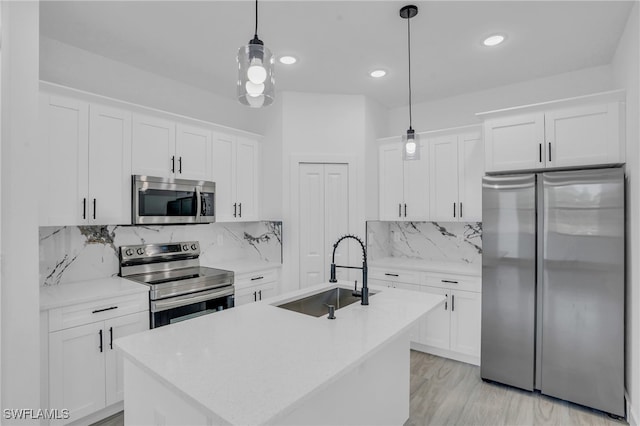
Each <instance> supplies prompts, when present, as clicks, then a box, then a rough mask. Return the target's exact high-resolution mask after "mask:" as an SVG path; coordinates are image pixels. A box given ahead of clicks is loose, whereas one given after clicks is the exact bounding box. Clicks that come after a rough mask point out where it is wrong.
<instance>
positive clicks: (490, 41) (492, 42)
mask: <svg viewBox="0 0 640 426" xmlns="http://www.w3.org/2000/svg"><path fill="white" fill-rule="evenodd" d="M504 39H505V36H504V35H503V34H494V35H491V36H489V37H487V38H485V39H484V41H483V42H482V44H484V45H485V46H487V47H493V46H497V45H499V44H500V43H502V42H503V41H504Z"/></svg>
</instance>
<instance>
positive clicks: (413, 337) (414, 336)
mask: <svg viewBox="0 0 640 426" xmlns="http://www.w3.org/2000/svg"><path fill="white" fill-rule="evenodd" d="M394 287H395V288H398V289H401V290H409V291H420V286H419V285H417V284H408V283H400V282H396V283H394ZM409 340H410V341H412V342H418V343H420V341H421V340H422V321H418V322H416V323H415V324H414V325H413V327H411V330H410V331H409Z"/></svg>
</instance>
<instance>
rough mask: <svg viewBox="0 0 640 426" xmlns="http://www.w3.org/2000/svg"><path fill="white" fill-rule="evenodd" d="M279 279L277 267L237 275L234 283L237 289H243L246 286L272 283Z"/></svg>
mask: <svg viewBox="0 0 640 426" xmlns="http://www.w3.org/2000/svg"><path fill="white" fill-rule="evenodd" d="M277 280H278V271H277V270H275V269H269V270H266V271H257V272H252V273H250V274H239V275H236V277H235V280H234V281H235V282H234V285H235V286H236V289H243V288H246V287H253V286H256V285H262V284H266V283H272V282H275V281H277Z"/></svg>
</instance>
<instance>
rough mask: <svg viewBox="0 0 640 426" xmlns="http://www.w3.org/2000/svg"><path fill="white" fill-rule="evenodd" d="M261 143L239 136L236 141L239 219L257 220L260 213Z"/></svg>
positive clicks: (236, 200)
mask: <svg viewBox="0 0 640 426" xmlns="http://www.w3.org/2000/svg"><path fill="white" fill-rule="evenodd" d="M259 149H260V146H259V143H258V142H257V141H255V140H252V139H249V138H245V137H238V140H237V142H236V150H237V151H236V199H235V200H234V203H236V202H237V203H238V211H237V217H236V219H237V220H242V221H255V220H258V218H259V213H258V185H259V181H258V176H259V175H260V173H259V169H258V167H259V166H260V165H259V161H258V159H259V158H260V157H259Z"/></svg>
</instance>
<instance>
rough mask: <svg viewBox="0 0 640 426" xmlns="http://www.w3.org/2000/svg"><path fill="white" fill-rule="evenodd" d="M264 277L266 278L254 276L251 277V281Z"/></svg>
mask: <svg viewBox="0 0 640 426" xmlns="http://www.w3.org/2000/svg"><path fill="white" fill-rule="evenodd" d="M263 278H264V277H253V278H251V281H256V280H261V279H263Z"/></svg>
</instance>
